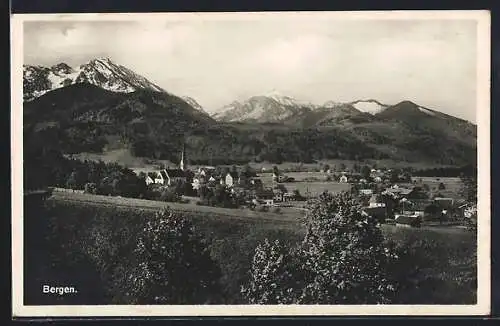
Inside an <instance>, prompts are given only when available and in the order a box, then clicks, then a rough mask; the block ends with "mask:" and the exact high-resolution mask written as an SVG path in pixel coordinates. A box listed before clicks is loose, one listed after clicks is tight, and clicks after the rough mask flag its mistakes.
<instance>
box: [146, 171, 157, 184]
mask: <svg viewBox="0 0 500 326" xmlns="http://www.w3.org/2000/svg"><path fill="white" fill-rule="evenodd" d="M155 177H156V176H155V174H154V173H153V172H149V173H148V174H147V175H146V179H145V181H146V185H148V186H149V185H150V184H153V183H155Z"/></svg>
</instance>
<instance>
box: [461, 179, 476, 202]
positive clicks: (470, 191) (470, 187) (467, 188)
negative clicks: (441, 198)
mask: <svg viewBox="0 0 500 326" xmlns="http://www.w3.org/2000/svg"><path fill="white" fill-rule="evenodd" d="M460 180H461V181H462V187H461V189H460V195H461V196H463V197H464V198H465V199H466V200H467V201H468V202H471V203H476V202H477V175H476V174H475V173H474V174H473V175H472V176H465V175H462V176H461V177H460Z"/></svg>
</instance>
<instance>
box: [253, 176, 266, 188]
mask: <svg viewBox="0 0 500 326" xmlns="http://www.w3.org/2000/svg"><path fill="white" fill-rule="evenodd" d="M250 186H251V187H252V188H253V189H262V187H264V185H263V183H262V180H261V179H259V178H251V179H250Z"/></svg>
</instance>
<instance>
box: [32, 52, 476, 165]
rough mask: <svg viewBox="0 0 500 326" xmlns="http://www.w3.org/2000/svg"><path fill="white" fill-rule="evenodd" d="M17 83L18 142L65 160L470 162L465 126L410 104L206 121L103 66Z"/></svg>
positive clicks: (193, 107)
mask: <svg viewBox="0 0 500 326" xmlns="http://www.w3.org/2000/svg"><path fill="white" fill-rule="evenodd" d="M23 77H24V80H23V90H24V99H25V103H24V125H25V136H26V139H28V141H33V142H34V143H36V144H38V145H39V146H48V144H50V145H51V146H56V147H57V148H58V149H59V150H61V151H63V152H67V153H69V152H71V153H77V152H85V151H87V152H88V151H92V152H99V151H107V150H111V149H116V148H129V149H131V151H132V153H133V154H134V155H136V156H142V157H150V158H162V159H171V160H174V161H175V160H176V159H177V155H178V149H179V148H180V146H181V144H182V143H183V142H186V143H187V144H186V145H187V147H188V149H189V152H190V158H191V160H192V161H193V162H194V161H198V162H210V163H214V162H219V163H221V164H223V163H229V164H230V163H231V162H233V163H234V162H247V161H252V160H255V161H263V160H265V161H272V162H281V161H301V162H311V161H314V160H322V159H334V158H336V159H352V160H363V159H393V160H402V161H425V162H429V163H435V164H446V165H457V164H468V163H470V162H472V161H473V160H474V159H475V151H476V139H477V134H476V133H477V131H476V129H477V128H476V126H475V125H474V124H472V123H470V122H468V121H465V120H462V119H459V118H456V117H452V116H450V115H446V114H444V113H441V112H439V111H436V110H434V109H430V108H425V107H423V106H420V105H418V104H416V103H413V102H410V101H403V102H400V103H397V104H394V105H389V104H383V103H381V102H378V101H377V100H374V99H367V100H357V101H353V102H348V103H339V102H334V101H328V102H326V103H322V104H312V103H309V102H305V101H300V100H296V99H294V98H292V97H289V96H284V95H280V94H275V93H274V94H273V93H271V94H266V95H257V96H252V97H250V98H248V99H247V100H243V101H241V100H240V101H234V102H232V103H230V104H228V105H226V106H224V107H223V108H222V109H220V110H218V111H217V112H216V113H215V114H213V115H212V116H210V115H209V114H208V113H207V112H206V111H205V110H204V109H203V107H202V106H201V105H200V104H199V103H198V102H197V101H196V100H195V99H193V98H192V97H189V96H176V95H174V94H171V93H169V92H167V91H166V90H164V89H163V88H161V87H159V86H158V85H156V84H154V83H153V82H150V81H149V80H147V79H146V78H144V77H142V76H140V75H138V74H136V73H135V72H133V71H131V70H130V69H128V68H126V67H123V66H121V65H118V64H115V63H113V62H112V61H111V60H110V59H94V60H91V61H89V62H88V63H86V64H82V65H80V66H79V67H76V68H74V67H70V66H68V65H66V64H64V63H61V64H57V65H54V66H52V67H43V66H24V69H23ZM34 143H33V144H34ZM229 161H231V162H229Z"/></svg>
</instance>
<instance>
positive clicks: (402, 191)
mask: <svg viewBox="0 0 500 326" xmlns="http://www.w3.org/2000/svg"><path fill="white" fill-rule="evenodd" d="M411 192H412V189H408V188H404V187H399V186H398V185H394V186H392V187H390V188H387V189H385V193H387V194H389V195H392V196H393V197H396V198H399V197H405V196H408V195H409V194H410V193H411Z"/></svg>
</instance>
